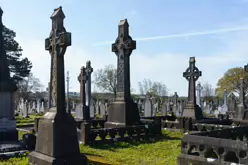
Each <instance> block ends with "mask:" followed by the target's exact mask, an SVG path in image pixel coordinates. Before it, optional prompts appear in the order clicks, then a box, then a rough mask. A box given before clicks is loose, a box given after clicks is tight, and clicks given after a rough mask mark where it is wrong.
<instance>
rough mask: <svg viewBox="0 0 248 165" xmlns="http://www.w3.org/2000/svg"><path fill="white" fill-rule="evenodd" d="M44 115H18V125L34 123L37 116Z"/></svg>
mask: <svg viewBox="0 0 248 165" xmlns="http://www.w3.org/2000/svg"><path fill="white" fill-rule="evenodd" d="M41 116H42V115H30V116H29V118H25V117H22V116H16V117H15V118H16V125H17V126H23V125H28V124H34V120H35V119H36V118H40V117H41Z"/></svg>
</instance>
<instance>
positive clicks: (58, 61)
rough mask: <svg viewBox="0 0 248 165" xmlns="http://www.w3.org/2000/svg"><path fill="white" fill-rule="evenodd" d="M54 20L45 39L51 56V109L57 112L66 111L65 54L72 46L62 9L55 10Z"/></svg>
mask: <svg viewBox="0 0 248 165" xmlns="http://www.w3.org/2000/svg"><path fill="white" fill-rule="evenodd" d="M50 18H51V19H52V30H51V32H50V36H49V38H47V39H45V49H46V50H48V51H49V53H50V55H51V75H50V76H51V77H50V82H51V85H50V87H51V89H49V90H50V91H49V92H50V93H51V97H52V99H51V100H52V105H51V107H57V108H56V110H57V112H63V113H64V112H66V111H65V107H64V106H65V81H64V80H65V76H64V54H65V51H66V48H67V47H68V46H70V45H71V33H68V32H66V30H65V28H64V22H63V20H64V18H65V15H64V13H63V11H62V7H59V8H57V9H55V10H54V13H53V14H52V16H51V17H50ZM51 91H52V92H51Z"/></svg>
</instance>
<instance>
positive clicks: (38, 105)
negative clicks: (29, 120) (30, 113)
mask: <svg viewBox="0 0 248 165" xmlns="http://www.w3.org/2000/svg"><path fill="white" fill-rule="evenodd" d="M37 113H40V99H38V100H37Z"/></svg>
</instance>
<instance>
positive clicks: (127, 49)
mask: <svg viewBox="0 0 248 165" xmlns="http://www.w3.org/2000/svg"><path fill="white" fill-rule="evenodd" d="M134 49H136V41H134V40H132V38H131V36H129V24H128V22H127V19H125V20H121V21H120V24H119V29H118V37H117V39H116V41H115V43H114V44H112V52H115V54H116V56H117V94H116V95H117V96H116V100H122V101H127V100H130V59H129V57H130V55H131V53H132V51H133V50H134Z"/></svg>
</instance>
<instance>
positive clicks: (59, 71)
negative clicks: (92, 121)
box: [29, 7, 87, 165]
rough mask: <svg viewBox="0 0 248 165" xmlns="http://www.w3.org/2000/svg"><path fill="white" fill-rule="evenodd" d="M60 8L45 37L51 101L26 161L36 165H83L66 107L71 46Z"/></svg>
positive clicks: (56, 10) (55, 13)
mask: <svg viewBox="0 0 248 165" xmlns="http://www.w3.org/2000/svg"><path fill="white" fill-rule="evenodd" d="M64 18H65V15H64V13H63V11H62V7H59V8H57V9H55V10H54V13H53V14H52V16H51V19H52V30H51V33H50V36H49V38H47V39H46V40H45V49H46V50H48V51H49V53H50V54H51V60H52V65H51V77H52V78H51V79H52V81H51V90H52V94H51V96H52V104H51V108H50V109H49V111H48V112H46V113H45V115H44V116H42V117H41V118H40V120H39V125H38V136H37V141H36V146H35V151H33V152H31V153H30V154H29V162H30V163H31V164H35V165H62V164H63V165H65V164H66V165H86V164H87V158H86V157H85V156H84V155H83V154H80V150H79V143H78V137H77V129H76V122H75V120H74V118H73V117H72V115H71V114H70V113H67V112H66V107H65V75H64V54H65V52H66V48H67V47H68V46H70V45H71V33H68V32H66V30H65V28H64V24H63V20H64Z"/></svg>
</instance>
